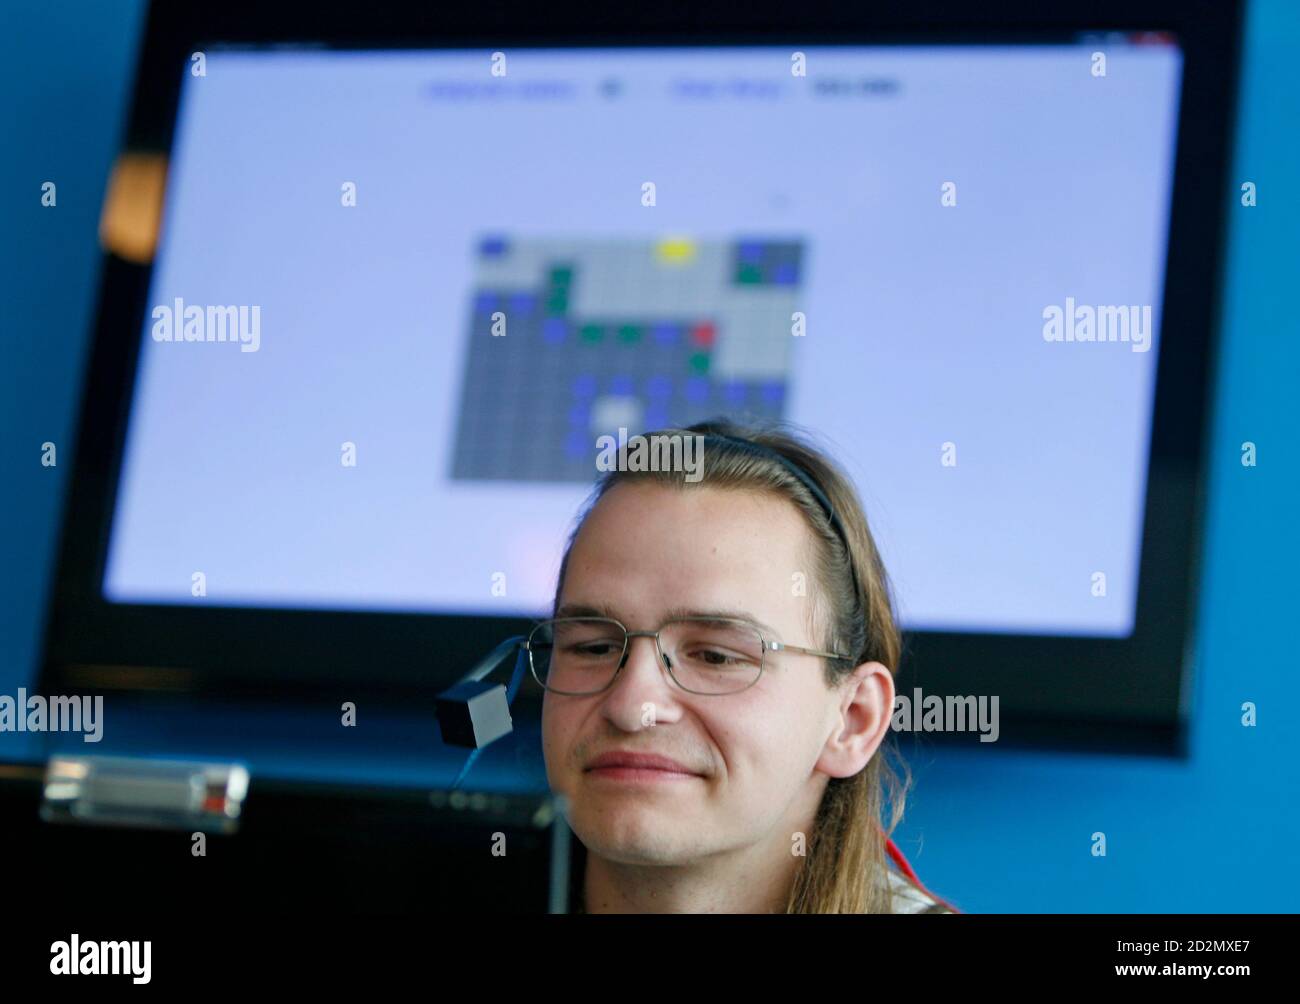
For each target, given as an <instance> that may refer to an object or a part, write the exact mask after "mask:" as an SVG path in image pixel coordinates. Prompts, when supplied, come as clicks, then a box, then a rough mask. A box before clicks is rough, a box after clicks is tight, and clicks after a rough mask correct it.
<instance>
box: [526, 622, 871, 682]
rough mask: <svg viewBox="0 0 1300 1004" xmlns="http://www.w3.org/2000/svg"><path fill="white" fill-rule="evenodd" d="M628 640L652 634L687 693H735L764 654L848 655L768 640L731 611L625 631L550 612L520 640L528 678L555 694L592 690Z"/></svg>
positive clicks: (613, 672)
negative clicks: (529, 671)
mask: <svg viewBox="0 0 1300 1004" xmlns="http://www.w3.org/2000/svg"><path fill="white" fill-rule="evenodd" d="M633 638H653V639H654V640H655V649H656V650H657V652H658V654H659V660H660V662H661V663H662V664H663V666H664V667H665V668H666V669H667V670H668V674H669V676H671V677H672V679H673V682H674V683H676V684H677V685H678V686H679V687H681V688H682V689H683V690H685V691H688V692H690V693H692V694H707V695H720V694H735V693H739V692H740V691H742V690H746V689H748V688H749V687H752V686H753V685H754V684H755V683H757V682H758V678H759V677H760V676H761V675H762V673H763V664H764V661H765V656H766V654H767V653H768V652H801V653H803V654H804V655H816V656H821V657H822V658H825V659H845V660H847V659H849V656H847V655H841V654H840V653H838V652H822V651H819V650H817V649H813V648H803V647H802V646H799V645H786V644H783V643H782V642H779V641H768V640H767V639H765V638H764V637H763V633H762V632H761V631H760V630H759V629H758V626H757V625H756V624H753V623H751V622H750V621H747V620H742V619H738V618H732V617H681V618H676V619H674V620H670V621H667V622H665V623H664V624H663V625H662V626H661V627H660V628H659V630H657V631H629V630H628V629H627V628H626V627H624V626H623V625H622V624H621V623H620V622H619V621H616V620H614V619H613V618H611V617H558V618H554V619H552V620H546V621H542V622H541V623H539V624H538V625H537V626H536V627H535V628H533V630H532V633H531V634H529V636H528V640H527V641H526V642H524V648H525V649H527V651H528V662H529V665H530V667H531V668H532V671H533V678H534V679H535V680H536V681H537V682H538V683H539V684H541V685H542V686H543V687H545V688H546V689H547V690H549V691H551V692H552V693H555V694H568V695H572V696H585V695H589V694H599V693H600V692H601V691H602V690H605V689H606V688H608V687H609V686H610V685H611V684H613V682H614V680H615V678H616V677H617V676H618V674H619V671H620V670H621V669H622V668H623V666H624V665H626V663H627V654H628V647H629V644H630V642H631V640H632V639H633Z"/></svg>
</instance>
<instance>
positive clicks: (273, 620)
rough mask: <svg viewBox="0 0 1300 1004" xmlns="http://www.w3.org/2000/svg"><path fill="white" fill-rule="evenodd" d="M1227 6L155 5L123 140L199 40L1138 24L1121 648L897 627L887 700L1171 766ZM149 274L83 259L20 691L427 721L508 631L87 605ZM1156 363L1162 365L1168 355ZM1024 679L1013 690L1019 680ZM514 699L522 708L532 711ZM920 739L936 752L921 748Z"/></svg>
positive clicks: (558, 39) (1233, 62) (165, 109)
mask: <svg viewBox="0 0 1300 1004" xmlns="http://www.w3.org/2000/svg"><path fill="white" fill-rule="evenodd" d="M1241 16H1242V15H1241V6H1240V4H1239V3H1237V2H1232V3H1210V2H1202V3H1181V4H1180V3H1172V2H1144V0H1136V2H1123V3H1111V2H1102V3H1095V4H1066V5H1060V6H1059V7H1053V8H1048V7H1046V5H1039V4H1033V3H1021V2H1015V3H1007V4H1003V5H1000V7H998V8H996V9H990V6H989V5H987V4H986V3H978V2H943V3H939V2H921V3H916V4H911V5H907V6H906V7H902V8H900V9H896V10H894V9H891V10H884V9H881V8H880V7H878V6H877V5H861V6H860V9H850V8H848V7H837V6H835V5H832V4H821V3H805V4H800V5H798V6H797V8H791V6H790V5H789V4H783V3H772V2H766V0H765V2H760V3H752V4H749V5H746V7H745V8H744V9H743V10H741V9H725V8H721V9H717V10H710V9H704V8H700V7H698V6H694V7H693V6H690V5H688V4H677V3H666V4H657V5H654V6H652V7H650V8H647V9H644V10H637V9H631V8H626V9H625V8H624V7H623V6H622V5H619V6H617V7H611V9H609V10H600V9H593V8H591V7H590V6H585V7H584V6H581V5H577V4H574V5H569V4H559V5H546V6H545V7H537V6H530V5H527V4H524V3H517V2H510V3H497V4H491V5H475V6H467V7H466V8H465V9H456V10H452V9H445V10H444V9H436V10H435V9H432V8H431V6H430V5H422V4H417V3H392V4H382V3H381V4H374V5H370V6H368V7H367V8H366V10H365V11H364V13H362V12H358V11H357V10H356V8H355V7H350V6H346V5H340V6H338V7H333V6H329V5H313V6H311V7H310V8H304V9H301V10H299V9H297V8H294V7H282V8H276V7H271V6H269V5H263V4H253V3H247V2H242V0H240V2H222V3H214V2H208V0H202V2H195V3H187V4H184V5H180V4H169V3H154V4H153V5H152V6H151V8H150V11H149V16H148V21H147V26H146V31H145V35H144V41H143V45H142V48H141V54H140V59H139V63H138V68H137V78H136V87H135V93H134V99H133V104H132V111H131V116H130V120H129V121H130V124H129V129H128V134H127V136H126V139H125V143H124V147H125V149H126V150H130V151H151V152H158V153H163V154H166V153H168V152H169V151H170V148H171V138H172V130H173V126H174V123H175V119H176V109H177V100H178V96H179V91H180V84H181V80H182V74H183V72H184V69H185V67H186V65H187V57H188V55H189V54H190V53H191V52H193V51H196V50H201V49H202V48H203V47H204V46H205V45H207V44H209V40H214V39H219V40H220V41H221V42H222V43H235V44H239V43H248V44H273V43H286V44H290V43H292V44H319V45H326V46H337V47H341V48H369V47H379V48H389V47H395V48H425V47H427V48H449V47H457V48H464V47H482V48H484V49H485V51H491V50H494V49H499V48H509V47H525V46H527V47H546V46H556V45H580V46H618V45H708V44H788V43H792V42H793V43H796V44H797V45H798V46H812V45H818V44H889V43H904V42H912V43H915V42H926V43H947V42H958V41H964V42H971V41H989V42H993V41H1000V42H1027V41H1041V40H1052V39H1060V40H1065V39H1070V38H1077V37H1078V35H1079V34H1080V33H1082V32H1098V33H1101V32H1106V31H1124V32H1132V31H1146V30H1158V31H1162V32H1169V33H1170V34H1172V35H1173V36H1174V37H1175V38H1176V39H1177V42H1178V44H1179V46H1180V47H1181V49H1182V52H1183V56H1184V64H1183V85H1182V92H1181V96H1180V104H1179V126H1178V147H1177V154H1176V166H1175V178H1174V191H1173V198H1172V203H1171V216H1170V231H1169V244H1168V257H1167V261H1166V282H1165V296H1164V303H1163V308H1162V311H1161V317H1162V319H1163V320H1162V339H1161V341H1162V350H1161V352H1160V357H1159V361H1158V376H1157V388H1156V397H1155V407H1154V415H1153V423H1152V434H1151V452H1150V464H1149V468H1148V485H1147V493H1146V500H1145V508H1144V516H1143V534H1142V556H1141V565H1140V582H1139V595H1138V601H1137V611H1136V627H1135V630H1134V632H1133V635H1132V636H1131V637H1130V638H1127V639H1103V638H1086V637H1068V638H1067V637H1047V636H1039V635H1032V636H1031V635H1012V634H1005V633H996V634H965V633H955V632H921V631H917V632H908V633H907V636H906V657H905V659H904V663H903V667H902V672H901V673H900V676H899V680H898V687H899V691H900V692H902V693H910V692H911V689H912V687H915V686H919V687H921V688H922V689H923V690H924V692H925V693H939V694H944V693H951V694H971V693H974V694H999V695H1000V696H1001V717H1002V736H1003V738H1002V744H1003V745H1027V746H1034V747H1046V748H1053V747H1055V748H1078V749H1092V750H1119V751H1133V752H1150V753H1159V754H1165V755H1174V756H1178V755H1183V754H1184V753H1185V750H1186V739H1187V736H1186V725H1187V714H1188V709H1189V706H1190V700H1191V688H1192V673H1191V668H1192V667H1191V660H1192V644H1191V643H1192V626H1193V624H1194V613H1195V605H1196V600H1197V597H1196V590H1195V581H1196V568H1197V564H1198V552H1199V549H1200V528H1201V525H1202V511H1203V497H1204V484H1205V473H1206V470H1207V462H1206V445H1207V436H1208V417H1209V414H1210V409H1209V400H1210V398H1209V393H1210V380H1211V378H1212V374H1213V372H1214V366H1213V356H1214V344H1215V338H1214V333H1215V330H1216V327H1217V318H1218V309H1219V300H1218V290H1219V286H1220V283H1219V277H1220V269H1221V261H1222V255H1223V250H1224V244H1225V241H1224V239H1223V231H1224V226H1225V217H1226V208H1227V206H1228V204H1229V198H1230V195H1231V193H1230V192H1228V187H1227V177H1228V173H1227V172H1228V168H1229V156H1230V151H1231V126H1232V117H1233V110H1234V100H1235V93H1236V75H1237V66H1238V46H1239V39H1240V33H1241ZM149 276H150V269H149V267H148V266H140V265H135V264H132V263H130V262H127V261H125V260H123V259H121V258H118V257H116V256H115V255H113V254H111V253H106V254H105V255H104V259H103V269H102V276H101V281H100V290H99V309H98V311H97V322H96V331H95V337H94V342H93V349H92V352H91V355H90V358H89V362H88V366H87V369H86V378H85V381H84V388H85V392H84V399H83V403H82V411H81V416H80V422H79V432H78V440H77V445H76V454H75V459H76V464H75V470H74V475H73V478H72V483H71V486H70V489H69V493H68V496H67V498H66V501H65V511H64V519H63V527H62V538H61V545H60V551H59V559H58V569H57V573H56V576H55V580H54V584H53V587H52V598H51V605H50V616H49V621H48V625H47V632H46V642H45V652H44V658H43V661H42V675H41V680H40V688H41V689H42V690H44V691H45V692H48V693H59V692H65V693H66V692H71V691H84V690H85V689H87V688H93V689H96V690H99V691H112V690H129V691H133V692H136V693H147V692H150V691H159V692H168V693H177V692H181V693H192V694H195V695H203V694H219V695H223V696H243V697H246V698H249V699H274V700H283V699H286V698H296V699H302V700H312V699H317V698H319V699H328V700H333V699H336V698H337V697H339V696H340V695H346V696H348V697H349V698H350V699H355V698H356V697H358V696H363V695H364V696H368V697H371V698H373V699H375V700H379V701H392V702H400V703H404V704H415V705H421V706H428V705H429V704H430V703H431V701H432V697H433V695H434V694H435V693H436V692H437V691H438V690H440V689H441V688H442V687H443V686H445V685H446V684H448V683H450V682H451V681H452V680H453V679H454V678H455V677H456V676H457V675H458V674H459V673H460V672H462V671H463V670H464V669H465V668H466V667H468V666H469V665H471V664H472V663H473V662H474V661H476V660H477V658H479V657H480V656H481V655H482V654H483V653H484V652H485V651H487V650H488V649H490V648H491V647H493V646H494V645H495V644H496V642H497V641H499V640H500V639H501V638H503V637H506V636H508V635H510V634H517V633H522V632H523V631H525V630H526V628H527V626H528V621H526V620H523V619H519V618H500V617H488V616H468V617H467V616H461V615H435V614H405V613H401V614H399V613H371V612H350V611H349V612H345V611H336V610H282V609H275V610H271V609H246V608H221V607H211V606H203V607H188V606H154V605H136V604H113V603H109V602H107V601H105V600H104V598H103V596H102V594H101V592H100V584H101V582H102V573H103V565H104V559H105V554H106V549H107V543H108V531H109V523H110V519H111V514H112V510H113V504H114V497H115V494H116V490H117V480H118V479H117V473H118V465H119V462H120V453H121V448H122V444H123V440H124V436H125V423H126V419H127V413H128V409H129V402H130V398H131V392H132V385H133V381H134V378H135V371H136V362H137V356H138V352H139V348H140V344H141V338H140V332H141V331H142V329H143V319H144V316H145V310H146V297H147V293H148V285H149ZM1175 345H1176V346H1177V351H1173V350H1172V347H1173V346H1175ZM1035 675H1037V678H1038V679H1039V680H1040V681H1041V682H1040V683H1039V684H1038V685H1037V686H1036V687H1035V688H1033V690H1032V691H1031V690H1029V689H1027V688H1026V686H1025V681H1026V679H1031V678H1034V677H1035ZM528 690H529V688H525V696H524V697H523V700H524V701H525V702H527V701H529V700H535V699H536V695H535V694H532V695H531V696H530V695H529V693H528ZM934 738H935V739H938V740H948V739H952V738H953V737H945V736H943V735H942V734H934Z"/></svg>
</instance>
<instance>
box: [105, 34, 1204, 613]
mask: <svg viewBox="0 0 1300 1004" xmlns="http://www.w3.org/2000/svg"><path fill="white" fill-rule="evenodd" d="M1098 48H1099V47H1098V46H1097V45H1096V44H1094V43H1092V42H1090V41H1089V40H1087V39H1086V38H1084V39H1080V40H1079V41H1078V42H1074V43H1059V44H1058V43H1053V44H1007V45H966V44H945V45H926V46H913V45H888V46H876V47H858V46H815V47H807V48H804V49H800V50H793V49H792V48H791V47H789V46H784V47H777V46H771V47H766V46H764V47H739V46H690V47H644V48H608V49H601V48H550V49H514V50H511V51H510V52H509V53H508V54H506V53H492V52H490V51H487V50H472V51H471V50H452V49H445V50H421V51H414V50H404V51H397V50H393V51H357V50H347V51H340V50H329V49H324V48H321V49H311V48H279V47H264V48H258V47H246V48H237V47H231V48H215V47H214V48H209V49H207V50H206V51H205V52H204V53H203V58H202V61H201V65H200V63H199V62H191V63H190V64H189V65H187V67H186V71H185V79H184V83H183V85H182V89H181V94H180V105H179V116H178V119H177V122H176V131H175V140H174V146H173V148H172V151H171V160H170V165H169V174H168V184H167V193H166V200H165V206H164V215H163V226H162V231H161V235H160V243H159V248H158V253H157V258H156V260H155V263H154V267H153V272H152V278H151V280H150V282H151V284H150V290H149V297H148V308H147V311H146V316H145V318H144V324H143V328H142V330H141V332H140V338H141V340H142V350H141V353H140V360H139V369H138V372H137V374H136V382H135V393H134V396H133V400H132V402H131V408H130V414H129V419H128V423H127V436H126V441H125V447H124V453H123V456H122V462H121V471H120V476H119V483H118V486H117V496H116V504H115V508H114V511H113V516H112V521H111V530H110V534H109V549H108V555H107V560H106V563H105V571H104V579H103V592H104V596H105V597H106V598H107V599H108V600H110V601H112V602H114V603H123V604H141V603H148V604H165V605H166V604H199V603H203V604H208V605H214V604H215V605H223V606H230V607H248V608H300V609H304V608H305V609H320V610H357V611H393V612H407V613H411V612H431V613H433V612H436V613H466V614H471V613H472V614H500V615H525V616H533V615H539V614H543V612H544V611H546V610H548V609H549V607H550V603H551V601H552V597H553V592H554V588H555V582H556V575H557V573H558V570H559V564H560V559H561V556H562V553H563V548H564V545H565V543H566V537H567V534H568V531H569V530H570V528H571V526H572V524H573V521H574V518H575V516H576V515H577V513H578V510H579V508H580V506H581V504H582V502H583V500H584V499H585V498H586V496H587V495H588V493H589V491H590V489H591V487H592V485H593V483H594V482H595V480H596V478H597V476H598V474H599V471H598V469H597V461H598V457H599V456H600V455H601V453H602V443H604V442H607V441H603V440H602V439H601V437H603V436H614V437H618V436H619V430H620V429H622V430H626V433H625V434H626V435H627V436H633V435H636V434H637V433H641V432H646V431H649V430H653V429H656V428H662V427H666V426H669V425H678V426H681V425H687V424H689V423H692V422H695V421H698V420H701V419H703V418H707V417H712V416H716V415H729V416H732V417H737V418H745V417H752V418H759V419H767V418H771V419H784V420H789V421H792V422H794V423H797V424H798V425H800V426H802V427H805V428H806V429H808V430H811V431H812V432H813V433H815V434H816V435H817V436H818V437H819V438H820V439H821V440H822V441H823V442H824V443H825V444H827V445H828V446H829V447H830V448H831V449H832V450H833V452H834V453H835V454H836V456H837V457H838V458H839V459H840V460H841V461H842V462H843V463H844V466H845V468H846V470H847V472H848V473H849V474H850V475H851V476H852V477H853V479H854V481H855V483H856V485H857V487H858V489H859V491H860V493H861V495H862V498H863V501H864V503H865V507H866V511H867V514H868V517H869V519H870V520H871V521H872V524H873V530H874V531H875V534H876V537H877V540H878V542H879V545H880V547H881V549H882V551H883V557H884V560H885V563H886V567H888V568H889V570H890V575H891V578H892V580H893V582H894V586H895V590H896V593H897V600H898V606H899V612H900V617H901V622H902V626H903V627H905V628H910V629H918V630H937V631H957V632H967V631H969V632H983V633H1016V634H1030V635H1032V634H1043V635H1080V636H1082V635H1090V636H1097V637H1124V636H1127V635H1128V634H1129V633H1130V632H1131V631H1132V629H1133V625H1134V615H1135V608H1136V602H1137V596H1138V582H1137V575H1138V567H1139V558H1140V551H1141V541H1142V529H1143V526H1142V522H1143V506H1144V499H1145V492H1146V482H1147V472H1148V459H1149V448H1150V439H1151V418H1152V410H1153V399H1154V392H1155V377H1156V370H1157V358H1158V354H1159V351H1160V343H1161V338H1160V307H1161V303H1162V299H1163V290H1164V282H1165V261H1166V245H1167V237H1168V229H1169V217H1170V203H1171V192H1172V179H1173V166H1174V153H1175V145H1176V139H1177V136H1176V133H1177V123H1178V97H1179V92H1180V84H1181V79H1180V78H1181V70H1182V58H1181V54H1180V50H1179V48H1178V46H1177V45H1176V44H1175V43H1174V42H1173V40H1172V39H1171V38H1169V37H1168V36H1154V37H1152V36H1141V37H1133V38H1131V39H1129V40H1127V41H1126V42H1122V43H1121V42H1120V41H1117V40H1116V38H1114V37H1112V36H1107V42H1106V45H1105V47H1104V48H1105V53H1104V57H1103V60H1102V63H1101V65H1100V66H1099V65H1098V61H1097V55H1098V53H1097V51H1096V50H1097V49H1098ZM1098 573H1100V574H1102V575H1104V577H1105V589H1104V597H1101V598H1099V593H1098V590H1097V589H1096V582H1097V575H1098ZM196 576H201V581H202V582H203V588H202V589H201V590H199V589H196V587H195V583H196V582H197V581H199V579H198V578H196ZM196 593H201V594H202V595H196Z"/></svg>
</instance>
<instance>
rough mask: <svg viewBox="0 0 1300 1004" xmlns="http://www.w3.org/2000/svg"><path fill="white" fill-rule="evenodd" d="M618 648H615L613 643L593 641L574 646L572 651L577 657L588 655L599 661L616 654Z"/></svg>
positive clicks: (571, 647) (571, 648)
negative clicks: (603, 657)
mask: <svg viewBox="0 0 1300 1004" xmlns="http://www.w3.org/2000/svg"><path fill="white" fill-rule="evenodd" d="M618 648H619V646H615V645H614V643H613V642H607V641H591V642H586V643H585V644H582V645H572V646H570V651H571V652H573V653H574V654H576V655H587V656H591V657H593V658H597V659H598V658H601V657H602V656H608V655H612V654H614V653H615V652H616V651H618Z"/></svg>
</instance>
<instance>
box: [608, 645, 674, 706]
mask: <svg viewBox="0 0 1300 1004" xmlns="http://www.w3.org/2000/svg"><path fill="white" fill-rule="evenodd" d="M665 669H666V666H665V663H664V660H663V659H661V658H660V657H659V645H658V643H657V642H656V641H655V636H654V635H653V634H652V633H650V632H644V633H637V632H629V633H628V639H627V651H625V652H624V653H623V660H622V662H620V663H619V668H618V675H617V676H616V677H615V679H614V689H615V690H617V691H619V692H620V693H627V692H629V691H631V692H635V693H636V696H637V697H638V699H640V698H641V697H642V696H643V695H642V694H641V691H642V690H643V689H644V688H649V689H651V690H654V691H655V692H656V694H658V695H662V694H663V693H664V692H665V691H672V690H675V689H676V687H675V686H674V684H673V681H672V678H671V677H670V676H669V674H668V673H667V672H665Z"/></svg>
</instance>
